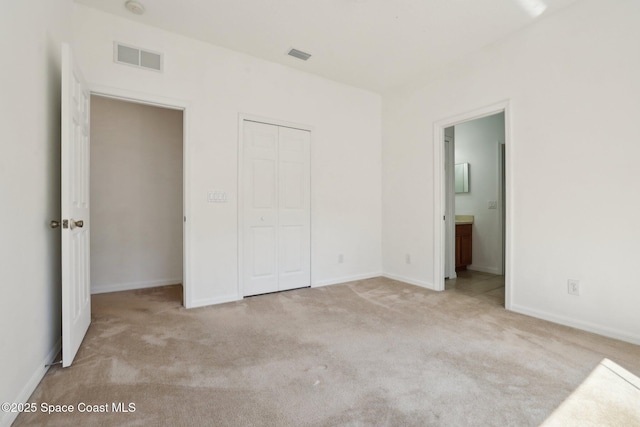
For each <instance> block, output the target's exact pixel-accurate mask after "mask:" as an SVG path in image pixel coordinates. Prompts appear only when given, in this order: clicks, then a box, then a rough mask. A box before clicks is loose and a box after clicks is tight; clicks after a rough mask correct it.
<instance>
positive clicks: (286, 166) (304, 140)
mask: <svg viewBox="0 0 640 427" xmlns="http://www.w3.org/2000/svg"><path fill="white" fill-rule="evenodd" d="M310 142H311V135H310V134H309V132H308V131H304V130H300V129H292V128H285V127H281V128H279V148H280V149H279V152H278V157H279V161H278V166H279V167H278V189H279V191H278V195H279V197H278V222H279V229H278V240H279V251H278V290H279V291H284V290H287V289H295V288H302V287H305V286H310V285H311V214H310V213H311V197H310V196H311V194H310V193H311V191H310V188H311V167H310V166H311V164H310V163H311V156H310V152H309V150H310V148H311V147H310V145H311V144H310Z"/></svg>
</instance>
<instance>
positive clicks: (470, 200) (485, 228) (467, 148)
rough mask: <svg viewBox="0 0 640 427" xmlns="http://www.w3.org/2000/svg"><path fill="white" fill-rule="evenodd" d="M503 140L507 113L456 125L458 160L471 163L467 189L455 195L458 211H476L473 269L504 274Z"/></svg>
mask: <svg viewBox="0 0 640 427" xmlns="http://www.w3.org/2000/svg"><path fill="white" fill-rule="evenodd" d="M503 143H504V113H499V114H494V115H492V116H489V117H483V118H481V119H476V120H471V121H468V122H464V123H461V124H459V125H456V126H455V163H469V176H470V177H469V188H470V191H469V192H468V193H457V194H456V196H455V199H456V200H455V204H456V206H455V212H456V215H473V216H474V223H473V237H472V241H473V248H472V249H473V263H472V264H471V265H470V266H468V268H469V269H470V270H478V271H484V272H486V273H493V274H502V271H501V263H502V232H501V230H500V209H499V208H496V209H489V201H495V202H498V199H499V197H498V195H499V193H500V189H499V185H500V184H499V179H498V178H499V172H500V170H499V167H498V160H499V159H498V148H499V145H500V144H503Z"/></svg>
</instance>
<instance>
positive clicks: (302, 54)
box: [288, 49, 311, 61]
mask: <svg viewBox="0 0 640 427" xmlns="http://www.w3.org/2000/svg"><path fill="white" fill-rule="evenodd" d="M288 55H289V56H293V57H294V58H298V59H302V60H303V61H306V60H307V59H309V58H311V54H309V53H307V52H303V51H301V50H298V49H291V50H290V51H289V53H288Z"/></svg>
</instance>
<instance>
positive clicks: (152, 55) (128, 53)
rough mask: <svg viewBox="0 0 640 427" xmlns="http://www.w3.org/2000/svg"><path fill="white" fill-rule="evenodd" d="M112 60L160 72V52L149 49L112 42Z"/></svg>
mask: <svg viewBox="0 0 640 427" xmlns="http://www.w3.org/2000/svg"><path fill="white" fill-rule="evenodd" d="M113 60H114V61H115V62H117V63H118V64H126V65H133V66H134V67H138V68H144V69H147V70H153V71H159V72H162V54H161V53H157V52H152V51H150V50H146V49H141V48H139V47H135V46H129V45H125V44H122V43H118V42H115V43H114V54H113Z"/></svg>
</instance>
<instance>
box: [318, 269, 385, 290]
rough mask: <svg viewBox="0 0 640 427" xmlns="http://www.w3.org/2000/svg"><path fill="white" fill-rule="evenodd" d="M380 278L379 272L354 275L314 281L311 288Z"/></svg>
mask: <svg viewBox="0 0 640 427" xmlns="http://www.w3.org/2000/svg"><path fill="white" fill-rule="evenodd" d="M380 276H382V273H381V272H379V271H376V272H374V273H365V274H356V275H353V276H343V277H337V278H334V279H328V280H316V281H315V282H313V284H312V285H311V287H312V288H319V287H322V286H330V285H338V284H340V283H346V282H353V281H356V280H365V279H373V278H374V277H380Z"/></svg>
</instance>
